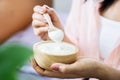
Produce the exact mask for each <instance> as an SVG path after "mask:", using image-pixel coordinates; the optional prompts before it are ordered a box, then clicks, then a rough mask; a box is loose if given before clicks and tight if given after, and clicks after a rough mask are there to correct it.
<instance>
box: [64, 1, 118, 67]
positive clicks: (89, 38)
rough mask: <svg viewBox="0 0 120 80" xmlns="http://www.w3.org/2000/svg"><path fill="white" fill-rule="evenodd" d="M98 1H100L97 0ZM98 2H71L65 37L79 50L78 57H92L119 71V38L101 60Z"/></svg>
mask: <svg viewBox="0 0 120 80" xmlns="http://www.w3.org/2000/svg"><path fill="white" fill-rule="evenodd" d="M99 1H100V0H99ZM99 7H100V2H98V0H88V1H87V2H86V3H85V2H84V0H73V4H72V8H71V12H70V14H69V17H68V20H67V24H66V27H65V32H66V35H67V36H68V37H69V38H70V40H71V41H72V42H73V43H75V44H76V45H77V46H79V48H80V56H88V57H93V58H96V59H98V60H101V61H103V62H104V63H105V64H107V65H109V66H112V67H114V68H116V69H120V38H119V39H118V40H117V42H116V45H115V46H114V49H113V50H112V51H111V52H110V54H109V56H108V57H107V58H106V59H104V60H103V58H102V56H101V52H100V48H99V46H100V45H99V38H100V29H101V27H100V26H101V25H100V15H99V11H98V9H99Z"/></svg>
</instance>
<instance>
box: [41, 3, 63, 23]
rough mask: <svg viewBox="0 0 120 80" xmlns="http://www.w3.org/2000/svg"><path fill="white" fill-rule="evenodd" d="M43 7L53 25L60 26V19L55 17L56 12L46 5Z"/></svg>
mask: <svg viewBox="0 0 120 80" xmlns="http://www.w3.org/2000/svg"><path fill="white" fill-rule="evenodd" d="M43 7H44V8H46V11H47V13H48V14H49V15H50V17H51V20H52V21H53V23H57V24H58V23H60V24H61V22H60V19H59V17H58V15H57V13H56V11H55V10H54V9H53V8H50V7H48V6H47V5H44V6H43Z"/></svg>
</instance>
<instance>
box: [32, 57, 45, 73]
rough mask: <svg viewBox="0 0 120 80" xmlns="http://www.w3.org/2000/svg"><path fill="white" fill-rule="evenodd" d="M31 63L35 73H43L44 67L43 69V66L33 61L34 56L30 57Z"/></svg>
mask: <svg viewBox="0 0 120 80" xmlns="http://www.w3.org/2000/svg"><path fill="white" fill-rule="evenodd" d="M31 64H32V66H33V68H34V69H35V71H36V72H37V73H39V74H43V73H44V69H43V68H40V67H39V66H38V64H37V63H36V61H35V59H34V58H33V59H31Z"/></svg>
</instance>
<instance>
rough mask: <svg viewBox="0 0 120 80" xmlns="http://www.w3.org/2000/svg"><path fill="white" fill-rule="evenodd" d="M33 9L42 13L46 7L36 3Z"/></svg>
mask: <svg viewBox="0 0 120 80" xmlns="http://www.w3.org/2000/svg"><path fill="white" fill-rule="evenodd" d="M33 11H34V12H36V13H40V14H44V13H45V12H46V8H44V7H41V6H39V5H37V6H35V7H34V8H33Z"/></svg>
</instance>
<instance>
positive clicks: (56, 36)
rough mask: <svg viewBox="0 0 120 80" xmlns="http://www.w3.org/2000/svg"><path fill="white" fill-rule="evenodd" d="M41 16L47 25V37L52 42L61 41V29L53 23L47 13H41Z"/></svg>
mask: <svg viewBox="0 0 120 80" xmlns="http://www.w3.org/2000/svg"><path fill="white" fill-rule="evenodd" d="M43 16H44V18H45V19H46V21H47V22H48V25H49V29H48V37H49V38H50V39H51V40H52V41H54V42H62V40H63V38H64V32H63V31H62V30H61V29H58V28H56V27H55V26H54V25H53V23H52V21H51V18H50V16H49V14H48V13H45V14H43Z"/></svg>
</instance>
